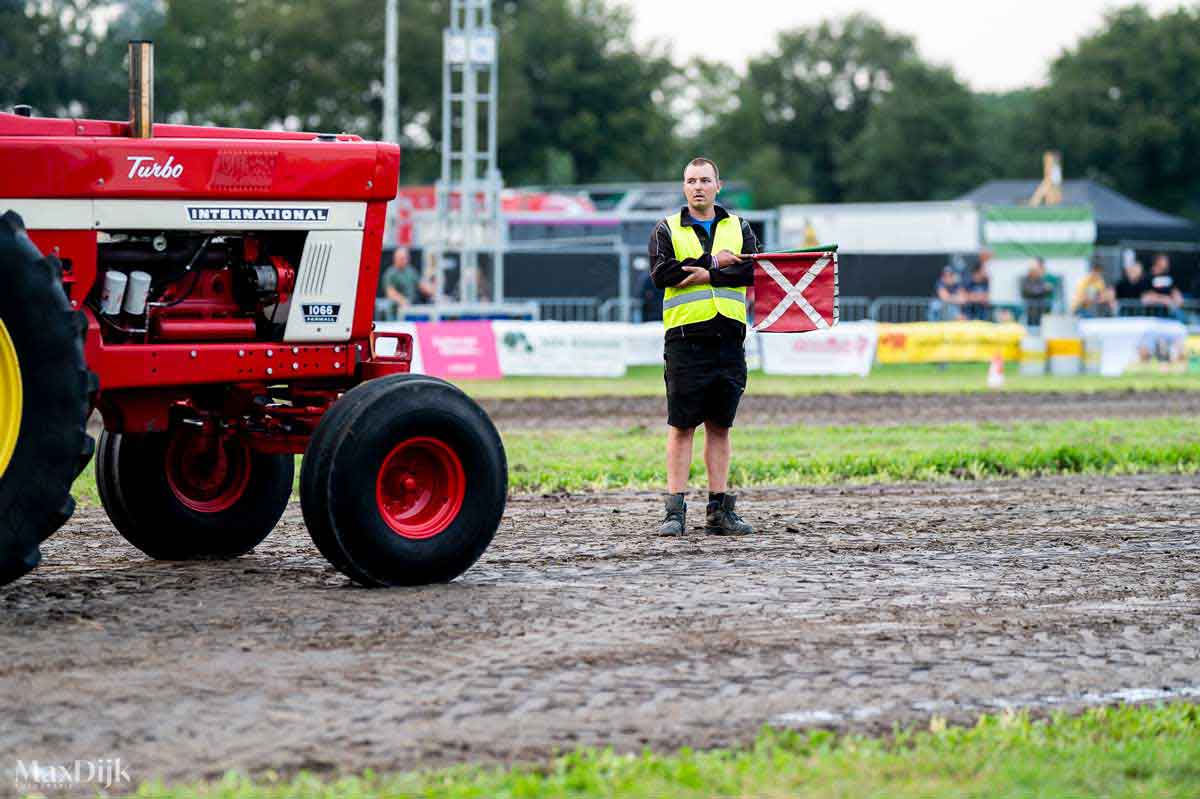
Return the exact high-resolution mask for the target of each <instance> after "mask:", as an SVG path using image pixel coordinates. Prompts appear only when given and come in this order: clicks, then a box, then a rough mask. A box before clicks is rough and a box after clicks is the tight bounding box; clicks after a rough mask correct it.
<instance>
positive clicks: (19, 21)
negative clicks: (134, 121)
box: [0, 0, 128, 116]
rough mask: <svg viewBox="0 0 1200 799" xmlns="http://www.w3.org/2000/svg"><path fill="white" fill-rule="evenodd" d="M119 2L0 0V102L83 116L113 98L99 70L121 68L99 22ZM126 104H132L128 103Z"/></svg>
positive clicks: (44, 112)
mask: <svg viewBox="0 0 1200 799" xmlns="http://www.w3.org/2000/svg"><path fill="white" fill-rule="evenodd" d="M119 6H120V3H117V2H96V1H89V0H43V1H42V2H36V3H31V2H24V1H23V0H0V30H2V31H4V33H3V35H2V36H0V74H3V75H4V77H5V80H4V84H3V87H2V88H0V103H2V104H3V105H5V106H8V105H15V104H18V103H24V104H27V105H31V106H33V108H34V110H35V111H36V112H37V113H39V114H43V115H48V116H71V115H73V116H80V115H83V114H88V113H94V110H95V109H96V108H97V107H107V105H108V104H110V103H111V102H112V97H111V90H109V88H108V87H106V85H105V79H104V77H103V76H102V73H101V71H102V70H105V69H108V68H110V67H117V68H119V64H120V57H121V56H120V55H117V56H113V55H112V54H111V53H110V52H109V50H108V48H107V47H106V46H105V37H104V35H103V34H102V33H101V32H99V27H100V26H99V25H98V22H99V20H102V19H104V18H106V17H107V16H110V15H111V14H112V13H113V12H114V11H115V10H116V9H118V8H119ZM126 108H128V102H127V101H126Z"/></svg>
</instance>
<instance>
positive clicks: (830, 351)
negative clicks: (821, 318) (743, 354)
mask: <svg viewBox="0 0 1200 799" xmlns="http://www.w3.org/2000/svg"><path fill="white" fill-rule="evenodd" d="M877 328H878V325H877V324H876V323H875V322H847V323H843V324H840V325H838V326H837V327H835V328H832V329H830V330H821V331H817V332H815V333H779V334H773V335H769V336H759V346H760V347H761V348H762V368H763V371H764V372H765V373H766V374H769V375H859V376H861V377H866V376H867V375H868V374H870V373H871V364H872V362H873V361H874V360H875V346H876V342H877V339H878V330H877Z"/></svg>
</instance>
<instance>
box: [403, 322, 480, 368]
mask: <svg viewBox="0 0 1200 799" xmlns="http://www.w3.org/2000/svg"><path fill="white" fill-rule="evenodd" d="M417 341H418V342H420V347H421V361H422V365H423V366H424V370H425V374H428V375H433V376H434V377H441V378H444V379H446V380H499V379H500V362H499V361H498V360H497V358H496V337H495V336H494V335H492V323H491V322H418V323H417Z"/></svg>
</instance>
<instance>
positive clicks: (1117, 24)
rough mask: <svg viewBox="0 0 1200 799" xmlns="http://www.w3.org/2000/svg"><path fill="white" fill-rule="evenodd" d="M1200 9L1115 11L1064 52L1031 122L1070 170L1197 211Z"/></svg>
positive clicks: (1154, 201)
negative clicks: (1160, 12)
mask: <svg viewBox="0 0 1200 799" xmlns="http://www.w3.org/2000/svg"><path fill="white" fill-rule="evenodd" d="M1197 75H1200V9H1198V8H1195V7H1192V8H1188V7H1184V6H1181V7H1180V8H1178V9H1176V10H1174V11H1169V12H1166V13H1164V14H1163V15H1161V16H1159V17H1154V16H1152V15H1151V14H1150V13H1149V12H1148V11H1147V10H1146V9H1145V8H1143V7H1142V6H1132V7H1129V8H1124V9H1121V10H1118V11H1115V12H1113V13H1111V14H1110V15H1109V16H1108V17H1107V19H1106V22H1105V25H1104V27H1103V28H1102V29H1101V30H1100V31H1099V32H1097V33H1096V34H1094V35H1092V36H1089V37H1087V38H1085V39H1083V40H1082V41H1081V42H1080V43H1079V45H1078V46H1077V47H1076V48H1075V49H1073V50H1070V51H1068V52H1066V53H1064V54H1063V55H1062V56H1060V57H1059V58H1058V59H1057V60H1056V61H1055V62H1054V63H1053V65H1052V67H1051V70H1050V83H1049V85H1048V86H1047V87H1046V88H1045V89H1044V90H1042V91H1040V92H1039V93H1038V96H1037V100H1036V125H1037V131H1038V134H1039V136H1040V140H1041V142H1042V144H1043V145H1044V146H1045V147H1054V148H1058V149H1061V150H1062V151H1063V154H1064V161H1065V163H1066V167H1067V169H1068V170H1071V169H1072V167H1073V166H1074V168H1075V169H1076V170H1080V169H1082V171H1083V172H1084V173H1085V174H1086V175H1087V176H1089V177H1092V178H1095V179H1097V180H1100V181H1103V182H1105V183H1109V184H1111V185H1113V186H1115V187H1117V188H1119V189H1121V190H1122V191H1125V192H1127V193H1129V194H1131V195H1132V196H1134V197H1136V198H1137V199H1139V200H1141V201H1142V202H1145V203H1147V204H1149V205H1152V206H1154V207H1157V208H1162V209H1164V210H1168V211H1175V212H1182V213H1187V214H1190V215H1191V216H1193V217H1195V218H1200V157H1197V153H1198V152H1200V81H1198V80H1197V79H1196V76H1197Z"/></svg>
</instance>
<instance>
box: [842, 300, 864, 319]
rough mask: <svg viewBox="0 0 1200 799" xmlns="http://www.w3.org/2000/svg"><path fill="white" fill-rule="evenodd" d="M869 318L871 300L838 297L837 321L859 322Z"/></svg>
mask: <svg viewBox="0 0 1200 799" xmlns="http://www.w3.org/2000/svg"><path fill="white" fill-rule="evenodd" d="M870 318H871V300H870V299H868V298H867V297H838V321H839V322H861V321H863V320H864V319H870Z"/></svg>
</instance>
